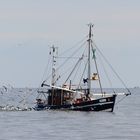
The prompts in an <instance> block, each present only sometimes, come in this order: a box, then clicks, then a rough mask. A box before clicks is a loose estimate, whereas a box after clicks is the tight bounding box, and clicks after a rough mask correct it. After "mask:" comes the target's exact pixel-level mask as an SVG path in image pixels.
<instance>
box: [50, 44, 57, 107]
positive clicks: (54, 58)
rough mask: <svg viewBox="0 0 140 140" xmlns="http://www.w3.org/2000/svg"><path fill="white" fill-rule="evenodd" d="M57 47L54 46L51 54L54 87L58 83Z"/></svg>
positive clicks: (52, 102)
mask: <svg viewBox="0 0 140 140" xmlns="http://www.w3.org/2000/svg"><path fill="white" fill-rule="evenodd" d="M57 49H58V48H57V47H54V46H52V47H51V54H52V81H51V84H52V86H54V85H55V82H56V55H57ZM54 98H55V96H54V88H53V87H52V101H51V105H53V104H54Z"/></svg>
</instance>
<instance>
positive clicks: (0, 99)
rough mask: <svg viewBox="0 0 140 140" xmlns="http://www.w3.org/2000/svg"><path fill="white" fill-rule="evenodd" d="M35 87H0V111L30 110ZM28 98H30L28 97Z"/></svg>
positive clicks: (32, 104)
mask: <svg viewBox="0 0 140 140" xmlns="http://www.w3.org/2000/svg"><path fill="white" fill-rule="evenodd" d="M36 91H37V89H30V88H24V89H17V88H14V87H12V86H10V85H8V86H7V85H6V86H5V85H3V86H1V87H0V111H30V110H32V106H34V104H35V103H34V102H33V101H34V100H35V99H34V97H35V93H37V92H36ZM29 98H30V99H29Z"/></svg>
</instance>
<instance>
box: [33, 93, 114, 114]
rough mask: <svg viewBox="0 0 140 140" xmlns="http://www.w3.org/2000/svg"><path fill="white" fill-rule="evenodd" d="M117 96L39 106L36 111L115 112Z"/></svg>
mask: <svg viewBox="0 0 140 140" xmlns="http://www.w3.org/2000/svg"><path fill="white" fill-rule="evenodd" d="M115 99H116V95H112V96H110V97H102V98H99V99H95V100H90V101H83V102H80V103H73V104H67V105H37V106H36V107H34V109H35V110H37V111H39V110H47V109H52V110H56V109H57V110H75V111H103V110H107V111H111V112H113V110H114V105H115Z"/></svg>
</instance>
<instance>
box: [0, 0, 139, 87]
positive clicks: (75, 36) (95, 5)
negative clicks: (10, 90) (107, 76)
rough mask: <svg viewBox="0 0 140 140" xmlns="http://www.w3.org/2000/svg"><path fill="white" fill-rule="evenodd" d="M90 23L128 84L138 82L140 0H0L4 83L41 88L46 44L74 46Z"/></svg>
mask: <svg viewBox="0 0 140 140" xmlns="http://www.w3.org/2000/svg"><path fill="white" fill-rule="evenodd" d="M89 22H92V23H94V25H95V26H94V40H95V41H96V44H97V46H98V47H99V48H100V49H101V50H102V51H103V52H105V53H104V54H105V55H106V56H107V58H108V59H109V60H110V63H111V64H112V65H113V66H114V68H115V69H116V71H117V72H118V73H119V74H120V76H121V77H122V79H123V80H124V81H125V82H126V84H127V85H128V87H134V86H139V85H140V78H139V72H140V41H139V37H140V1H139V0H116V1H115V0H69V1H68V0H0V85H3V84H11V85H13V86H14V87H26V86H27V87H38V86H39V84H40V82H41V79H42V76H43V73H44V70H45V67H46V65H47V54H48V48H49V47H50V46H51V45H52V44H54V45H55V46H58V47H59V46H60V47H61V48H66V47H70V46H71V45H73V44H75V43H76V42H77V41H79V40H81V39H82V38H83V37H84V36H85V35H86V34H87V31H88V28H87V26H86V24H88V23H89ZM115 84H116V87H120V83H115Z"/></svg>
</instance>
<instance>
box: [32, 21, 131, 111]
mask: <svg viewBox="0 0 140 140" xmlns="http://www.w3.org/2000/svg"><path fill="white" fill-rule="evenodd" d="M88 26H89V32H88V35H87V36H86V39H85V43H82V45H80V47H78V49H75V48H76V47H75V46H74V47H73V48H74V49H75V51H76V52H72V53H71V50H72V48H70V49H69V50H67V51H65V52H64V53H62V56H61V55H58V47H54V46H53V47H51V48H50V52H49V56H50V58H51V62H52V63H51V64H49V63H48V65H47V67H49V68H51V71H50V74H49V76H48V77H47V78H46V79H45V80H44V81H43V82H42V84H41V87H42V89H41V90H39V91H38V93H39V95H38V97H37V99H36V106H35V107H34V109H35V110H47V109H49V110H50V109H52V110H56V109H57V110H73V111H74V110H75V111H111V112H113V110H114V106H115V101H116V97H117V96H118V95H125V96H128V95H130V94H131V92H130V90H129V89H128V88H127V87H126V86H125V87H126V89H127V92H126V93H116V92H115V91H113V93H112V94H111V93H107V92H105V91H104V89H103V87H102V80H101V76H100V73H99V69H98V63H97V56H96V50H97V51H99V52H100V50H99V49H98V48H97V46H96V45H95V44H94V41H93V32H92V28H93V24H89V25H88ZM83 46H85V47H84V49H83ZM81 52H82V53H81ZM67 54H69V56H68V55H67ZM100 54H101V55H102V53H101V52H100ZM103 57H104V56H103ZM57 59H65V61H64V62H60V63H61V64H60V65H58V66H57ZM70 59H72V61H71V62H69V60H70ZM104 60H106V58H104ZM68 62H69V63H68ZM109 65H110V64H109ZM110 66H111V65H110ZM111 68H112V66H111ZM112 69H113V68H112ZM113 71H114V70H113ZM60 73H63V74H62V75H60ZM114 73H115V74H116V75H117V76H118V78H119V79H120V80H121V78H120V77H119V75H118V74H117V73H116V72H115V71H114ZM108 77H109V76H108ZM121 82H122V83H123V84H124V82H123V81H122V80H121ZM77 83H78V84H77ZM94 83H95V84H96V85H97V84H98V86H99V88H98V92H95V91H93V89H94V87H95V86H94ZM124 85H125V84H124ZM42 96H43V97H44V98H43V97H42Z"/></svg>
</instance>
